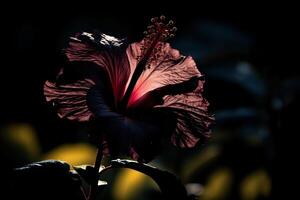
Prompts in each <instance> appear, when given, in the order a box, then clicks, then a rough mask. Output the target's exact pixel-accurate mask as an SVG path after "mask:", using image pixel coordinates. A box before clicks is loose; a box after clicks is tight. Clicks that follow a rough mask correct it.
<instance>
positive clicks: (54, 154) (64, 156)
mask: <svg viewBox="0 0 300 200" xmlns="http://www.w3.org/2000/svg"><path fill="white" fill-rule="evenodd" d="M96 154H97V149H96V147H94V146H92V145H90V144H87V143H76V144H63V145H60V146H58V147H56V148H55V149H53V150H51V151H50V152H47V153H46V154H45V155H44V156H43V159H45V160H49V159H54V160H63V161H65V162H67V163H69V164H70V165H72V166H76V165H84V164H87V165H93V164H94V162H95V158H96Z"/></svg>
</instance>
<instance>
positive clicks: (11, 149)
mask: <svg viewBox="0 0 300 200" xmlns="http://www.w3.org/2000/svg"><path fill="white" fill-rule="evenodd" d="M40 154H41V147H40V143H39V140H38V137H37V133H36V131H35V130H34V127H32V126H31V125H30V124H25V123H12V124H8V125H6V126H3V127H2V128H1V129H0V155H1V160H2V161H5V163H6V164H7V165H11V166H12V167H16V166H20V165H24V164H26V163H30V162H34V161H37V160H38V159H39V158H40Z"/></svg>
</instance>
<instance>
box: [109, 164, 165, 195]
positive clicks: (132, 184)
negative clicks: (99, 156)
mask: <svg viewBox="0 0 300 200" xmlns="http://www.w3.org/2000/svg"><path fill="white" fill-rule="evenodd" d="M151 190H152V191H159V188H158V186H157V184H156V183H155V182H154V181H153V180H152V179H151V178H150V177H148V176H146V175H145V174H143V173H140V172H138V171H135V170H132V169H122V170H121V171H120V172H119V173H118V175H117V177H116V179H115V183H114V186H113V194H112V195H113V197H114V199H118V200H134V199H136V200H137V199H141V200H142V199H149V198H147V195H145V194H147V193H146V192H147V191H148V192H149V191H151Z"/></svg>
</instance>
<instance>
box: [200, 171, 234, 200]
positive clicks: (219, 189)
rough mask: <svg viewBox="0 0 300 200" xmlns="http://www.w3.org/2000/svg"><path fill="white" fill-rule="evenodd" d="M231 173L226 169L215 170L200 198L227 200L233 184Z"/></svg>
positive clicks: (204, 199) (205, 199)
mask: <svg viewBox="0 0 300 200" xmlns="http://www.w3.org/2000/svg"><path fill="white" fill-rule="evenodd" d="M233 176H234V174H233V172H232V171H231V170H230V169H228V168H221V169H217V170H216V171H215V172H213V174H211V175H210V176H209V178H208V181H207V183H206V184H205V188H204V191H203V193H202V194H200V195H199V196H201V199H203V200H222V199H227V198H228V196H229V193H230V190H231V187H232V184H233V179H234V177H233Z"/></svg>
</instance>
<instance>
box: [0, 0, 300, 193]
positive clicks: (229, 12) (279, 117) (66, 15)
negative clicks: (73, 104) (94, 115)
mask: <svg viewBox="0 0 300 200" xmlns="http://www.w3.org/2000/svg"><path fill="white" fill-rule="evenodd" d="M12 4H13V3H12ZM140 4H142V3H140ZM134 6H137V7H134ZM4 9H6V11H7V12H6V13H3V14H2V21H3V23H2V25H1V27H2V28H1V33H2V34H3V36H2V41H1V48H2V53H1V54H2V55H3V58H2V64H1V69H0V91H1V104H0V111H1V112H0V126H1V127H5V126H8V125H10V124H14V123H16V124H17V123H26V124H30V125H31V126H32V127H34V129H35V131H36V133H37V136H38V139H39V142H40V144H41V148H42V152H47V151H49V150H51V149H53V148H55V147H56V146H58V145H60V144H63V143H70V142H78V141H79V140H81V139H82V135H81V131H78V130H82V127H81V125H78V124H76V123H72V122H68V121H64V120H60V119H58V117H57V116H56V114H55V113H54V111H53V110H52V109H51V107H50V106H49V105H47V104H46V102H45V99H44V96H43V84H44V82H45V80H47V79H48V78H50V77H53V75H54V74H55V73H56V72H57V69H58V67H59V66H58V63H59V62H60V60H61V59H62V57H61V53H60V51H61V49H62V48H63V47H64V46H65V45H66V41H67V38H68V37H69V36H70V35H72V34H74V33H76V32H79V31H83V30H85V31H90V30H100V31H102V32H104V33H107V34H110V35H114V36H116V37H126V38H127V39H128V40H129V41H132V42H134V41H138V40H140V39H141V38H142V32H143V31H144V29H145V27H146V26H147V24H148V22H149V20H150V18H151V17H153V16H157V15H161V14H164V15H165V16H167V18H170V19H174V21H175V22H176V26H177V27H178V29H179V30H178V33H177V36H176V37H175V39H173V40H172V41H170V42H171V43H172V44H173V46H174V47H176V48H178V49H179V50H181V51H182V52H183V53H184V54H191V55H192V56H193V57H195V58H196V61H197V63H198V67H199V69H200V71H201V72H203V73H204V74H205V75H206V80H207V82H206V96H207V98H208V99H209V101H210V102H211V112H212V113H216V118H217V123H216V127H215V129H216V130H217V131H216V132H218V130H222V131H223V130H226V131H224V132H243V131H240V130H241V129H242V128H241V127H245V126H247V127H253V126H258V127H264V128H266V129H267V134H266V136H265V137H260V136H257V135H255V134H254V135H255V137H256V138H258V140H260V141H261V143H260V146H259V147H257V148H256V147H255V148H254V150H255V151H253V149H250V150H249V149H248V148H247V147H246V149H244V148H243V147H244V146H243V145H241V147H237V148H236V149H235V148H227V149H229V150H228V151H229V155H233V154H234V156H232V157H230V156H229V157H225V158H223V159H225V160H226V159H227V160H236V159H239V158H244V159H245V160H247V162H248V163H249V165H250V166H252V165H253V166H257V165H259V166H262V167H263V168H264V169H266V171H267V172H268V173H269V175H270V177H272V182H273V179H275V180H276V178H275V177H276V176H275V174H277V175H278V176H280V177H286V176H285V175H280V174H279V173H275V163H279V159H283V160H285V161H286V162H287V157H289V156H291V157H293V156H292V155H290V154H284V153H283V152H280V151H279V149H280V147H283V146H284V144H288V143H289V140H290V138H291V137H294V135H293V133H294V127H296V125H295V124H296V123H294V122H295V121H296V117H294V116H295V114H296V102H297V100H298V99H299V76H298V74H297V73H296V72H297V64H298V63H297V62H294V59H293V57H294V55H293V54H295V53H293V52H295V51H293V50H292V49H290V48H288V47H287V44H292V45H293V44H294V42H295V38H296V37H295V34H296V33H294V32H293V31H292V27H293V26H295V24H294V21H293V20H294V19H295V16H294V12H292V11H290V10H288V9H287V7H286V5H275V4H274V2H273V3H272V4H271V3H270V4H268V3H265V4H261V3H254V2H252V1H246V2H243V3H239V4H236V3H234V2H232V3H231V2H227V3H222V4H218V3H212V5H204V4H203V3H202V2H199V3H198V4H196V3H189V2H186V1H184V2H175V1H174V2H169V3H164V4H163V3H161V2H160V3H157V2H151V1H149V2H144V5H139V3H135V4H132V5H129V4H128V3H126V2H123V3H122V4H119V3H117V2H111V3H102V2H101V1H99V2H98V3H89V2H80V3H75V2H72V3H69V4H65V5H63V4H62V3H60V4H56V5H46V4H45V5H44V4H43V5H42V3H40V5H38V4H33V5H29V4H25V3H23V4H19V3H16V4H15V5H9V6H8V7H4ZM205 24H206V25H207V24H208V27H207V26H205ZM210 25H211V26H210ZM197 27H204V28H203V29H200V32H196V31H195V30H196V29H197ZM205 27H206V28H205ZM209 27H210V28H209ZM224 27H225V28H224ZM227 28H229V29H230V30H231V29H232V30H233V32H230V31H229V32H228V31H226V30H227ZM207 30H212V32H213V33H216V36H212V35H210V33H211V32H209V31H208V32H207V33H206V32H205V31H207ZM201 31H202V32H201ZM203 31H204V32H205V34H206V36H207V35H208V36H207V37H208V39H207V40H209V42H207V43H205V41H207V40H206V39H205V38H202V37H201V33H203ZM198 33H199V34H200V36H197V34H198ZM205 34H203V35H205ZM228 34H229V36H228ZM230 34H232V35H230ZM219 36H220V37H221V36H224V37H225V38H228V37H229V38H233V39H231V40H233V42H228V44H227V43H226V45H227V46H224V48H221V50H219V44H217V43H218V41H219V40H218V37H219ZM239 36H241V37H239ZM177 38H178V39H177ZM193 38H195V43H194V44H195V45H194V46H193V47H192V49H191V47H190V46H189V45H188V44H190V43H189V41H191V40H193ZM234 38H236V40H237V41H238V42H235V40H234ZM185 41H186V42H185ZM212 41H216V42H212ZM221 41H222V40H221ZM221 46H222V45H221ZM235 46H236V47H237V48H234V47H235ZM205 47H209V48H211V49H213V50H212V51H211V52H206V51H205ZM199 49H200V50H199ZM203 49H204V50H203ZM214 49H217V50H216V51H214ZM227 49H229V50H228V51H227ZM232 49H233V50H232ZM198 52H199V55H198ZM201 53H203V54H201ZM241 62H242V63H248V64H250V65H251V69H253V71H254V75H253V76H254V77H255V78H256V79H258V80H259V81H258V82H256V81H253V79H241V82H245V84H247V83H249V82H251V81H253V88H254V92H253V91H249V90H248V89H245V88H244V87H243V86H241V85H240V84H242V83H239V82H233V83H232V82H230V81H228V79H226V78H225V79H223V78H222V77H221V78H220V76H218V73H219V74H220V73H221V74H222V73H228V74H229V76H230V75H232V73H234V71H233V72H231V71H230V70H229V69H232V66H236V65H237V64H238V63H241ZM212 69H222V70H223V71H222V70H221V71H214V70H212ZM232 79H234V77H233V78H232ZM229 80H230V78H229ZM255 84H257V85H255ZM255 88H256V89H257V88H264V89H263V92H261V93H260V92H259V91H256V90H255ZM257 90H259V89H257ZM238 108H247V109H248V108H250V111H249V110H248V111H247V112H246V114H245V116H244V115H242V116H239V115H237V116H234V113H235V109H238ZM223 111H228V112H226V113H225V115H222V113H223V114H224V112H223ZM252 111H254V112H252ZM219 113H221V114H220V115H218V114H219ZM253 113H255V114H253ZM226 114H228V115H226ZM252 114H253V115H252ZM218 116H221V117H218ZM224 116H225V118H224ZM249 116H250V117H249ZM222 117H223V118H222ZM245 124H246V125H245ZM293 124H294V125H293ZM237 129H238V131H237ZM222 131H221V132H222ZM257 132H259V131H257ZM74 133H76V134H74ZM229 135H230V134H229ZM234 135H236V134H234ZM228 137H229V138H230V139H229V140H230V141H231V142H232V143H233V146H234V145H236V144H238V143H239V141H240V139H237V141H236V137H234V139H232V137H231V136H228ZM238 138H240V137H239V136H238ZM243 140H244V139H243ZM229 146H230V145H229ZM239 149H243V151H240V154H238V155H236V150H238V151H239ZM289 150H291V151H294V147H293V146H292V147H291V146H290V147H289V148H288V151H289ZM291 151H290V152H291ZM230 152H231V153H230ZM232 152H235V153H232ZM243 152H246V154H243ZM253 152H255V153H253ZM262 154H263V155H264V156H261V155H262ZM226 155H227V154H226ZM249 155H250V157H248V158H245V157H247V156H249ZM227 156H228V155H227ZM260 156H261V157H260ZM228 162H229V161H228ZM25 163H26V162H25ZM25 163H22V164H25ZM229 163H231V161H230V162H229ZM18 165H19V163H18ZM233 165H234V164H233ZM237 165H239V164H238V163H237ZM13 166H14V164H13ZM253 168H255V167H253ZM282 170H283V168H282ZM278 171H281V170H278ZM285 180H286V178H285ZM272 186H273V185H272ZM275 187H276V184H274V188H275ZM274 188H273V187H272V190H274ZM270 198H271V197H270Z"/></svg>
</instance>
